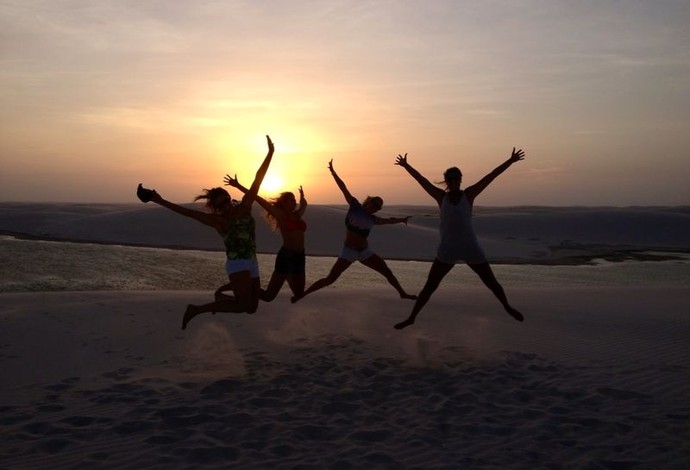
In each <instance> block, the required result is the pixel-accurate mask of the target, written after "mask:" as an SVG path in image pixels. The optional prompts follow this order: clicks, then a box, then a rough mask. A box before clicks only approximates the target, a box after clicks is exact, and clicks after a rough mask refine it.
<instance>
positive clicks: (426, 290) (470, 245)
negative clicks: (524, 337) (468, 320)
mask: <svg viewBox="0 0 690 470" xmlns="http://www.w3.org/2000/svg"><path fill="white" fill-rule="evenodd" d="M523 158H525V152H523V151H522V150H517V151H516V150H515V148H513V152H512V153H511V155H510V158H508V160H506V161H505V162H504V163H502V164H501V165H499V166H498V167H496V168H495V169H494V170H493V171H492V172H491V173H489V174H488V175H486V176H485V177H484V178H482V179H481V180H479V182H478V183H476V184H474V185H472V186H469V187H468V188H467V189H466V190H464V191H462V190H461V189H460V182H461V181H462V172H461V171H460V169H459V168H457V167H452V168H449V169H447V170H446V171H445V173H444V174H443V176H444V181H443V182H444V183H445V184H446V189H445V190H443V189H441V188H439V187H437V186H435V185H433V184H432V183H430V182H429V180H427V179H426V178H425V177H423V176H422V175H421V174H420V173H419V172H418V171H417V170H415V169H414V168H412V166H411V165H410V164H409V163H408V162H407V154H405V155H404V156H403V155H398V158H397V160H396V162H395V164H396V165H400V166H401V167H403V168H404V169H405V170H407V172H408V173H409V174H410V175H411V176H412V177H413V178H414V179H415V180H417V182H418V183H419V184H420V185H421V186H422V188H424V190H425V191H426V192H427V193H428V194H429V195H430V196H431V197H432V198H434V199H435V200H436V203H437V204H438V206H439V208H440V209H441V224H440V227H439V230H440V233H441V243H440V244H439V246H438V251H437V252H436V259H434V262H433V264H432V265H431V270H430V271H429V275H428V277H427V280H426V284H425V285H424V287H423V288H422V291H421V292H420V293H419V296H418V297H417V301H416V302H415V305H414V307H413V308H412V313H410V316H409V317H408V318H407V319H406V320H405V321H402V322H400V323H398V324H396V325H395V328H396V329H399V330H400V329H402V328H405V327H407V326H410V325H412V324H413V323H414V321H415V318H417V315H418V314H419V312H420V311H421V310H422V308H423V307H424V305H425V304H426V303H427V302H428V301H429V299H430V298H431V295H432V294H433V293H434V291H435V290H436V289H437V288H438V286H439V284H440V283H441V281H442V280H443V278H444V277H445V276H446V274H448V273H449V272H450V270H451V269H453V266H454V265H455V263H457V262H459V261H464V262H465V263H467V265H468V266H469V267H470V268H472V270H473V271H474V272H476V273H477V274H478V275H479V277H480V278H481V280H482V281H483V282H484V284H485V285H486V286H487V287H488V288H489V289H491V292H493V293H494V295H495V296H496V297H497V298H498V300H499V301H500V302H501V304H502V305H503V307H504V308H505V310H506V312H508V314H509V315H511V316H512V317H513V318H515V319H516V320H517V321H523V319H524V318H523V316H522V314H521V313H520V312H518V311H517V310H515V309H514V308H513V307H512V306H511V305H510V304H509V303H508V299H507V298H506V294H505V292H504V291H503V287H502V286H501V284H499V282H498V280H496V277H495V276H494V273H493V271H492V270H491V266H490V265H489V263H488V262H487V260H486V256H485V255H484V250H482V247H481V246H480V245H479V242H478V240H477V236H476V235H475V233H474V230H473V229H472V205H473V204H474V200H475V198H476V197H477V196H478V195H479V193H481V192H482V191H483V190H484V189H485V188H486V187H487V186H488V185H489V184H490V183H491V182H492V181H493V180H494V179H495V178H496V177H497V176H498V175H500V174H501V173H503V172H504V171H505V170H507V169H508V167H510V166H511V165H512V164H513V163H515V162H517V161H520V160H522V159H523Z"/></svg>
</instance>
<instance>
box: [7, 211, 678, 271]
mask: <svg viewBox="0 0 690 470" xmlns="http://www.w3.org/2000/svg"><path fill="white" fill-rule="evenodd" d="M437 212H438V211H437V209H435V208H434V207H430V206H429V207H420V206H386V207H385V208H384V211H382V213H381V216H382V217H387V216H392V215H395V216H397V215H412V219H410V223H409V224H408V225H407V226H406V225H402V224H398V225H388V226H382V227H376V228H375V229H374V230H373V231H372V234H371V237H370V241H371V246H372V247H373V249H374V250H375V251H376V252H377V253H379V254H380V255H381V256H383V257H384V258H390V259H418V260H432V259H433V258H434V256H435V253H436V247H437V245H438V218H437ZM261 214H262V211H261V210H260V209H259V208H258V207H255V216H256V218H257V246H258V249H259V251H261V252H262V253H276V252H277V250H278V248H279V247H280V237H279V236H278V235H276V234H275V233H273V232H271V231H270V229H269V227H268V225H267V224H265V223H264V222H263V221H262V220H260V219H261ZM344 216H345V209H344V208H343V207H341V206H319V205H310V206H309V208H308V211H307V213H306V216H305V218H306V220H307V222H308V225H309V228H308V231H307V234H306V236H307V241H306V243H307V254H309V255H328V256H336V255H337V254H338V253H340V250H341V248H342V241H343V238H344V230H345V228H344V223H343V220H344ZM474 224H475V228H476V231H477V234H478V236H479V238H480V241H481V242H482V245H483V246H484V249H485V251H486V253H487V256H488V257H489V259H490V260H491V261H493V262H533V263H534V262H571V261H573V260H575V261H577V260H579V259H586V258H588V257H590V258H591V257H592V256H610V257H615V256H618V255H620V253H622V252H624V251H630V250H662V251H673V250H677V251H685V252H688V251H690V241H689V240H690V208H688V207H667V208H664V207H651V208H650V207H637V208H635V207H632V208H577V207H574V208H544V207H521V208H481V207H478V208H477V209H476V214H475V222H474ZM0 231H11V232H20V233H26V234H31V235H37V236H44V237H46V236H47V237H56V238H61V239H76V240H91V241H98V242H108V243H124V244H140V245H148V246H173V247H187V248H196V249H205V250H220V249H221V248H222V247H221V243H220V239H219V238H218V235H217V234H215V233H214V232H213V231H212V230H210V229H208V228H207V227H204V226H202V225H200V224H199V223H198V222H196V221H193V220H191V219H187V218H185V217H180V216H179V215H177V214H174V213H172V212H170V211H168V210H167V209H163V208H160V207H157V206H154V205H152V204H149V205H144V204H111V205H107V204H21V203H14V204H12V203H1V204H0Z"/></svg>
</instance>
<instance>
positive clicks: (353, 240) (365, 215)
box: [291, 160, 417, 303]
mask: <svg viewBox="0 0 690 470" xmlns="http://www.w3.org/2000/svg"><path fill="white" fill-rule="evenodd" d="M328 170H329V171H330V172H331V176H333V179H334V180H335V184H337V185H338V188H339V189H340V191H341V192H342V193H343V196H344V197H345V202H347V204H348V205H349V206H350V208H349V210H348V211H347V214H346V215H345V243H344V244H343V251H342V252H341V253H340V256H338V259H337V260H336V261H335V264H334V265H333V267H332V268H331V271H330V272H329V273H328V275H327V276H326V277H322V278H321V279H318V280H316V281H314V283H313V284H312V285H311V286H309V288H308V289H307V290H305V291H304V293H303V294H302V295H295V296H294V297H292V299H291V300H292V302H293V303H295V302H297V301H299V300H300V299H302V298H304V297H306V296H307V295H309V294H311V293H313V292H316V291H317V290H319V289H323V288H324V287H326V286H330V285H331V284H333V283H334V282H335V281H336V280H338V278H339V277H340V275H341V274H342V273H343V272H345V270H347V268H349V267H350V265H352V263H354V262H355V261H359V262H360V263H362V264H363V265H364V266H366V267H368V268H370V269H373V270H374V271H376V272H378V273H379V274H381V275H383V276H384V277H385V278H386V280H387V281H388V283H389V284H390V285H391V286H393V288H394V289H395V290H396V291H398V294H399V295H400V298H401V299H409V300H415V299H416V298H417V296H415V295H411V294H408V293H407V292H406V291H405V289H403V287H402V286H401V285H400V282H399V281H398V279H397V278H396V277H395V275H394V274H393V272H392V271H391V270H390V268H389V267H388V265H387V264H386V261H385V260H384V259H383V258H381V257H380V256H379V255H377V254H376V253H374V252H373V251H371V249H370V248H369V242H368V240H367V238H368V237H369V232H370V231H371V229H372V228H373V227H374V225H384V224H401V223H402V224H407V220H408V219H409V217H387V218H383V217H379V216H377V215H374V214H375V213H376V212H378V211H379V210H380V209H381V207H382V206H383V199H381V198H380V197H378V196H374V197H371V196H369V197H367V198H366V199H365V200H364V202H363V203H361V204H360V202H359V201H358V200H357V198H355V197H354V196H353V195H352V194H350V191H349V190H348V189H347V186H345V182H344V181H343V180H342V179H341V178H340V176H338V174H337V173H336V172H335V168H333V160H331V161H330V162H328Z"/></svg>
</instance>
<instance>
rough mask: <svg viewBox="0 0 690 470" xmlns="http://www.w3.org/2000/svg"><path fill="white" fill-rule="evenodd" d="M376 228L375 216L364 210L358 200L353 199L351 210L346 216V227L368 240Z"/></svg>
mask: <svg viewBox="0 0 690 470" xmlns="http://www.w3.org/2000/svg"><path fill="white" fill-rule="evenodd" d="M373 226H374V216H373V215H371V214H370V213H368V212H367V211H365V210H364V208H362V205H361V204H360V203H359V201H358V200H357V199H354V198H352V201H351V202H350V210H349V211H347V215H346V216H345V227H347V229H348V230H349V231H351V232H353V233H356V234H357V235H359V236H360V237H363V238H367V237H368V236H369V232H370V231H371V229H372V227H373Z"/></svg>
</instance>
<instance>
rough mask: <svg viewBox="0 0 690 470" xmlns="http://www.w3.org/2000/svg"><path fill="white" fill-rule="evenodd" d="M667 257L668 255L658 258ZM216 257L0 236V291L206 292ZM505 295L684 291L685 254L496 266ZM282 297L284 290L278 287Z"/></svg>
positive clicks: (218, 271)
mask: <svg viewBox="0 0 690 470" xmlns="http://www.w3.org/2000/svg"><path fill="white" fill-rule="evenodd" d="M666 255H668V253H666ZM258 258H259V265H260V269H261V278H262V285H264V286H265V284H266V282H268V278H269V276H270V274H271V272H272V271H273V263H274V260H275V255H270V254H260V255H259V257H258ZM334 261H335V258H333V257H327V256H323V257H322V256H308V257H307V284H309V283H311V282H313V281H314V280H316V279H318V278H319V277H322V276H325V275H326V274H327V273H328V271H329V270H330V268H331V266H332V264H333V262H334ZM223 262H224V253H222V252H213V251H201V250H174V249H166V248H146V247H131V246H121V245H102V244H90V243H72V242H56V241H40V240H24V239H17V238H14V237H11V236H1V237H0V292H27V291H34V292H40V291H87V290H88V291H100V290H106V291H107V290H213V289H215V288H216V287H218V286H219V285H221V284H223V283H225V282H226V281H227V278H226V276H225V273H224V269H223ZM388 264H389V266H390V267H391V269H392V270H393V272H394V273H395V274H396V276H397V277H398V279H399V280H400V282H401V284H402V285H403V286H404V287H405V288H406V289H407V290H409V291H410V292H418V291H419V290H420V289H421V287H422V286H423V284H424V281H425V279H426V275H427V273H428V270H429V266H430V263H429V262H425V261H399V260H389V261H388ZM493 269H494V272H495V273H496V276H497V277H498V279H499V280H500V281H501V283H502V284H503V285H504V287H505V288H506V289H508V290H509V289H510V287H511V286H515V287H518V286H521V287H540V286H544V287H558V286H563V287H567V286H601V287H606V286H611V287H627V286H656V285H659V286H661V285H664V286H681V287H682V286H690V255H689V254H681V253H679V254H678V255H677V259H675V260H666V261H621V262H607V261H604V260H594V262H593V263H592V264H586V265H574V266H573V265H555V266H552V265H533V264H519V265H511V264H497V265H494V266H493ZM386 285H387V283H386V280H385V279H384V278H383V277H382V276H381V275H379V274H378V273H376V272H374V271H372V270H370V269H368V268H366V267H364V266H362V265H361V264H359V263H355V264H354V265H353V266H352V267H351V268H350V269H349V270H348V271H346V272H345V273H344V274H343V275H342V276H341V278H340V279H339V280H338V281H337V282H336V283H335V284H334V285H333V286H332V287H331V288H335V289H337V288H339V287H360V288H361V287H380V286H386ZM476 285H480V281H479V279H478V278H477V277H476V275H475V274H474V273H473V272H472V271H471V270H470V269H469V268H467V267H466V266H463V265H458V266H456V267H455V269H453V271H451V273H450V274H449V275H448V276H447V277H446V279H445V280H444V283H443V284H442V286H441V288H458V289H462V287H463V286H476ZM283 292H287V286H284V288H283Z"/></svg>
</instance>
